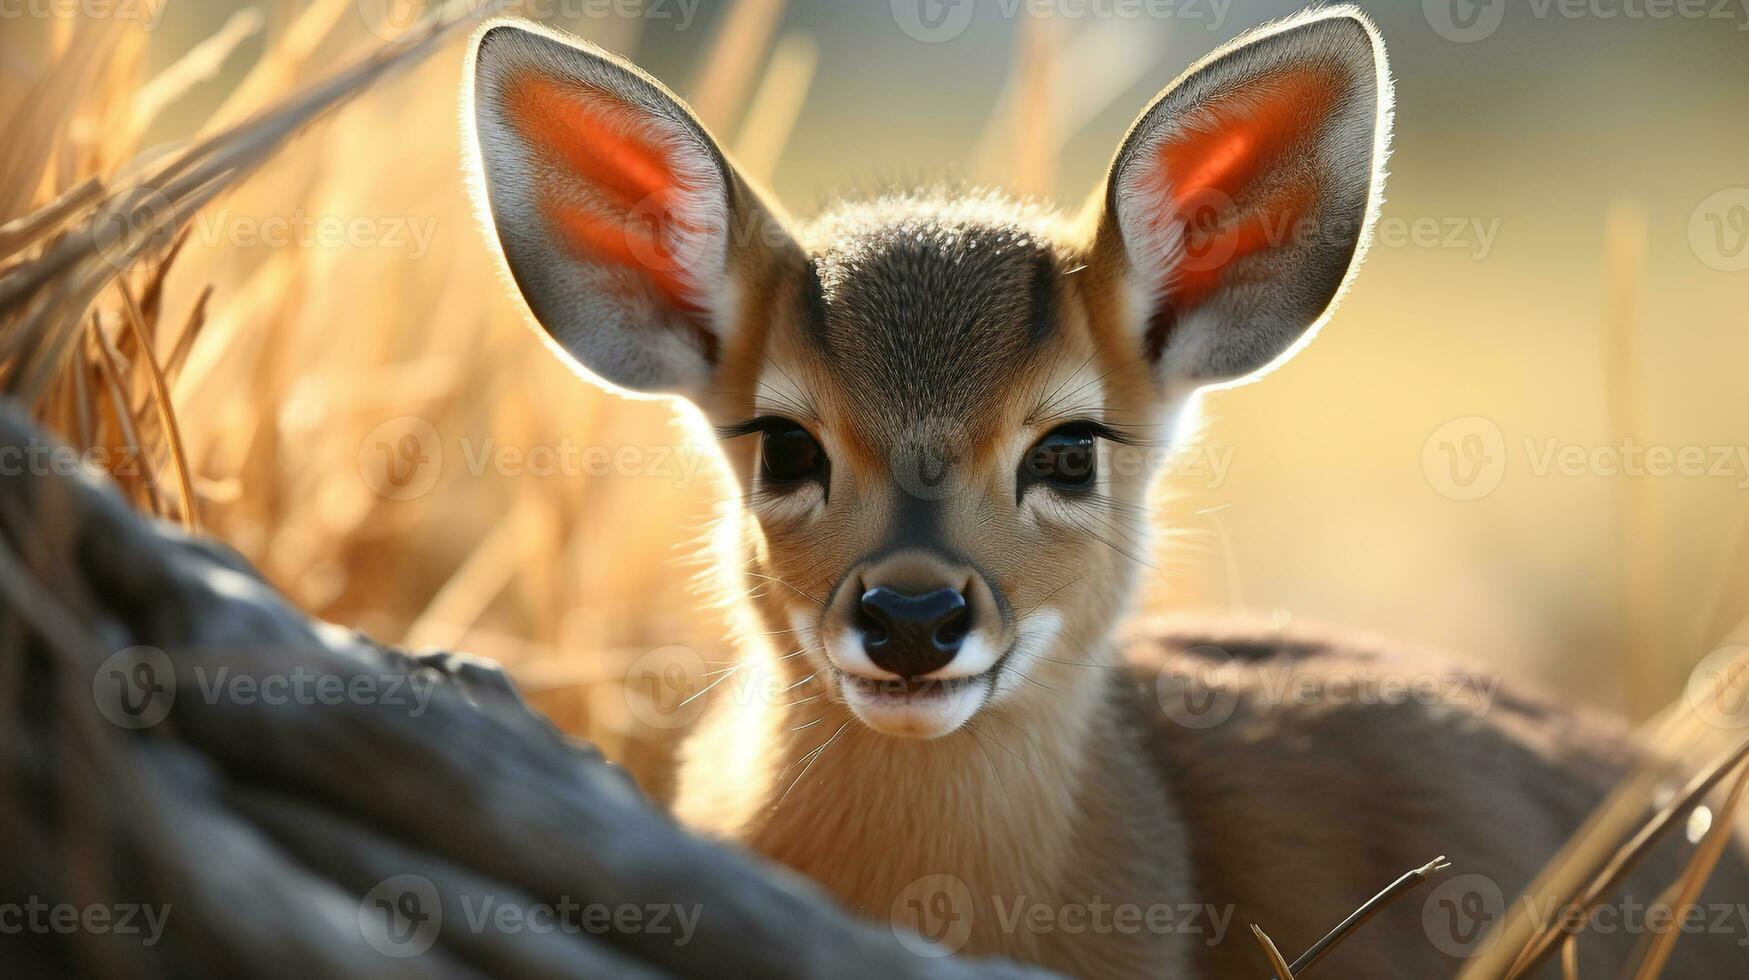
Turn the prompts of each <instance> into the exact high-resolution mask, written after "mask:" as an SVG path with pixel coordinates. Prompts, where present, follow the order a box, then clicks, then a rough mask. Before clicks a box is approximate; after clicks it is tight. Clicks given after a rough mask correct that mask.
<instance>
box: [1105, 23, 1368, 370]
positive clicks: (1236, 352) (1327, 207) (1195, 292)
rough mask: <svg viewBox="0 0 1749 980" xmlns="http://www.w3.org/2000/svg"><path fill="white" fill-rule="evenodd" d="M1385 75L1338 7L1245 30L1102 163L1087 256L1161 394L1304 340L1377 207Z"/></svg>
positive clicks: (1361, 26)
mask: <svg viewBox="0 0 1749 980" xmlns="http://www.w3.org/2000/svg"><path fill="white" fill-rule="evenodd" d="M1390 125H1391V83H1390V74H1389V72H1388V70H1387V68H1386V65H1385V53H1384V48H1383V46H1382V45H1381V44H1380V42H1379V39H1378V35H1377V34H1376V32H1375V31H1374V30H1373V28H1372V25H1371V24H1369V23H1368V22H1367V21H1366V19H1365V18H1364V16H1362V14H1361V13H1360V12H1359V11H1358V10H1356V9H1354V8H1353V7H1335V8H1325V9H1321V10H1314V11H1310V12H1307V13H1305V14H1301V15H1299V16H1297V17H1294V18H1292V19H1289V20H1287V21H1283V22H1280V23H1277V24H1273V25H1269V26H1266V27H1263V28H1259V29H1258V30H1256V31H1253V32H1251V33H1250V34H1247V35H1245V36H1243V37H1240V38H1239V39H1238V40H1235V41H1233V42H1232V43H1230V44H1228V45H1226V46H1225V47H1223V48H1221V49H1220V50H1218V51H1216V52H1215V53H1214V54H1212V55H1210V56H1209V57H1207V58H1205V59H1203V60H1202V61H1201V62H1200V63H1198V64H1197V65H1196V66H1194V67H1193V68H1191V69H1190V70H1189V71H1187V72H1185V74H1184V75H1183V76H1182V77H1180V78H1179V79H1178V81H1177V82H1175V83H1173V85H1172V86H1170V87H1169V88H1167V89H1166V91H1164V92H1162V93H1161V94H1160V96H1159V97H1158V98H1157V99H1156V100H1155V101H1154V104H1153V105H1151V106H1149V107H1148V109H1147V110H1146V111H1145V112H1143V113H1142V115H1141V117H1140V118H1139V119H1138V120H1137V121H1136V123H1135V125H1134V126H1133V127H1132V128H1131V130H1130V132H1129V135H1128V136H1127V137H1126V138H1125V140H1124V143H1123V146H1122V148H1121V149H1119V151H1118V154H1117V158H1116V160H1115V161H1114V162H1113V163H1112V168H1111V173H1110V175H1109V177H1108V178H1107V181H1106V186H1105V189H1104V193H1103V195H1102V200H1101V201H1100V202H1099V204H1100V205H1101V213H1100V219H1099V220H1100V225H1099V230H1098V233H1097V238H1096V246H1095V254H1096V256H1097V258H1096V261H1097V262H1100V263H1101V264H1103V265H1104V266H1106V268H1107V269H1108V270H1109V272H1110V280H1111V281H1114V282H1115V284H1117V285H1118V286H1119V288H1121V289H1122V290H1123V291H1124V292H1125V294H1126V296H1127V302H1126V303H1125V304H1124V306H1125V308H1126V309H1127V310H1128V318H1129V320H1130V324H1129V326H1130V329H1132V330H1133V331H1134V332H1135V333H1134V339H1135V340H1136V342H1137V343H1138V344H1139V347H1140V349H1141V350H1142V352H1143V353H1144V354H1145V355H1146V356H1147V357H1148V358H1150V359H1151V360H1153V361H1154V362H1156V365H1157V367H1156V373H1157V376H1158V377H1160V379H1161V380H1162V382H1163V384H1165V385H1166V387H1167V388H1168V389H1169V390H1170V389H1174V388H1183V387H1194V386H1197V385H1203V384H1210V383H1215V382H1222V381H1230V380H1233V379H1236V378H1240V377H1243V376H1245V375H1248V374H1251V373H1253V372H1255V371H1258V370H1260V369H1262V368H1264V367H1266V366H1268V365H1270V364H1271V363H1272V362H1275V361H1277V360H1278V359H1285V355H1286V354H1287V353H1288V352H1289V351H1291V350H1294V349H1296V347H1297V346H1298V344H1299V343H1301V342H1303V340H1305V339H1309V338H1310V336H1311V333H1312V328H1313V327H1314V326H1315V325H1316V324H1317V323H1319V322H1320V321H1321V319H1322V318H1323V317H1324V316H1325V315H1326V313H1327V312H1328V311H1329V310H1331V309H1332V308H1333V307H1334V306H1335V302H1336V299H1337V297H1338V295H1339V294H1340V293H1341V291H1342V289H1343V287H1344V286H1345V285H1346V283H1347V282H1348V279H1349V278H1350V276H1352V274H1353V272H1354V270H1355V269H1356V268H1358V266H1359V264H1360V259H1361V255H1362V253H1363V252H1364V250H1365V247H1366V242H1367V238H1368V236H1369V234H1370V232H1371V228H1372V224H1373V221H1374V220H1375V218H1376V217H1377V215H1378V208H1379V203H1380V201H1381V195H1382V190H1383V182H1384V170H1383V168H1384V160H1385V156H1386V154H1387V151H1388V145H1389V141H1390Z"/></svg>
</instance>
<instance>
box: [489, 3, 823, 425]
mask: <svg viewBox="0 0 1749 980" xmlns="http://www.w3.org/2000/svg"><path fill="white" fill-rule="evenodd" d="M470 64H471V66H472V74H471V77H470V79H469V91H470V101H469V103H468V105H469V106H471V110H472V111H471V118H472V122H473V129H474V134H475V145H476V151H477V162H476V166H477V175H478V180H477V182H476V190H477V193H478V194H479V196H480V198H481V201H480V203H481V211H482V213H483V214H484V215H485V216H486V217H487V218H488V220H489V223H490V226H491V227H492V228H493V230H494V231H495V232H496V235H497V240H498V243H499V245H500V246H501V248H502V252H503V256H504V260H505V263H506V265H507V267H508V269H509V271H510V274H511V276H512V277H513V278H514V280H515V282H516V285H517V287H518V289H519V290H520V291H521V293H522V295H523V298H524V299H525V300H526V301H527V302H528V306H529V309H530V311H531V312H532V313H533V314H534V316H535V319H536V320H538V321H539V322H540V324H541V326H542V327H543V328H544V329H545V330H546V332H547V333H548V334H549V335H550V337H551V338H552V340H553V341H554V342H555V343H556V344H557V345H558V346H559V347H560V348H561V349H562V350H563V351H564V352H565V353H566V354H568V355H569V356H570V357H571V358H572V359H574V360H575V361H576V362H577V363H579V364H581V365H582V366H583V367H586V368H588V369H589V371H591V372H593V373H594V374H595V375H597V376H599V377H600V378H602V379H604V380H606V381H609V382H612V383H613V384H616V385H620V386H623V387H626V388H630V389H633V390H635V391H643V392H658V393H678V394H683V395H690V396H693V397H694V398H696V397H697V395H698V392H699V391H700V390H701V388H702V387H703V386H704V385H706V384H707V382H708V381H709V380H710V379H711V378H712V377H713V376H714V374H715V372H716V370H717V368H718V367H719V365H720V364H721V362H722V360H723V358H724V355H725V350H726V349H727V348H728V347H729V346H730V345H731V344H732V343H733V342H734V341H735V339H736V337H735V333H736V329H737V326H736V321H737V316H738V313H739V309H740V303H741V300H742V294H743V290H744V288H745V287H744V285H743V282H742V279H743V278H744V274H745V271H746V270H745V267H747V266H751V265H756V264H757V262H756V261H754V259H755V257H756V253H758V252H759V251H760V250H762V249H767V250H768V249H781V248H785V247H793V246H792V244H791V241H790V238H789V236H788V234H787V232H786V231H784V230H783V228H782V223H781V219H779V218H778V217H777V216H776V215H775V214H773V213H772V212H771V211H770V210H769V209H768V207H767V206H766V205H765V204H764V202H763V201H761V200H760V198H759V196H758V194H757V193H756V192H754V191H753V190H752V189H751V188H750V187H749V186H748V185H747V184H746V182H745V181H743V180H742V179H741V177H740V176H739V175H738V174H737V173H736V172H735V170H734V169H733V167H732V166H731V165H730V164H729V162H728V160H727V159H726V158H725V157H724V155H723V153H722V151H721V150H720V149H719V148H718V147H717V144H716V143H715V141H713V140H712V139H711V137H710V135H709V134H708V133H707V132H706V131H705V128H704V126H703V124H702V123H700V122H699V121H698V119H697V118H696V117H695V116H694V115H693V114H692V112H691V111H690V110H689V109H687V108H686V106H685V105H684V104H683V103H682V102H681V101H680V100H679V99H678V98H676V97H675V96H674V95H673V94H672V93H671V92H669V91H668V90H667V89H666V88H664V87H663V86H662V85H661V83H660V82H657V81H656V80H655V79H653V78H651V77H650V76H648V75H646V74H645V73H644V72H642V71H640V70H639V69H638V68H637V67H635V66H633V65H631V64H630V63H628V62H625V61H623V60H621V59H619V58H618V57H616V56H614V55H611V54H609V53H607V52H606V51H603V50H601V49H600V48H597V47H594V46H593V45H590V44H587V43H585V42H582V41H577V40H573V39H569V38H565V37H562V36H560V35H558V34H556V33H553V32H549V31H546V30H544V29H540V28H536V27H534V26H533V25H530V24H524V23H521V22H514V21H497V22H494V23H491V24H488V25H486V26H485V27H483V28H482V29H481V30H480V31H479V32H478V33H477V34H476V35H475V40H474V52H473V57H472V59H471V61H470ZM738 266H739V267H741V268H737V267H738Z"/></svg>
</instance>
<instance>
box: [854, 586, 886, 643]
mask: <svg viewBox="0 0 1749 980" xmlns="http://www.w3.org/2000/svg"><path fill="white" fill-rule="evenodd" d="M875 591H876V590H874V589H870V590H869V591H867V592H865V593H863V595H862V601H861V602H859V603H858V604H857V607H856V629H857V632H859V633H861V634H862V642H863V643H864V644H866V645H868V646H871V647H874V646H880V645H881V644H883V643H885V642H887V632H888V625H889V624H888V622H887V618H886V614H885V613H883V612H882V611H881V608H880V605H879V602H878V600H877V601H871V599H870V597H871V596H873V595H874V593H875Z"/></svg>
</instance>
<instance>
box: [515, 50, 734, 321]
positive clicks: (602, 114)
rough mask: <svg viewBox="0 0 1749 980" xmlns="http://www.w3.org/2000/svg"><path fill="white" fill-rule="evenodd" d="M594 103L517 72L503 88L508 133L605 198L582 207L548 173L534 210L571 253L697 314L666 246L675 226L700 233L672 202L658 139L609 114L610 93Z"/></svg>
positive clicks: (676, 183)
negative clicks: (645, 284) (637, 276)
mask: <svg viewBox="0 0 1749 980" xmlns="http://www.w3.org/2000/svg"><path fill="white" fill-rule="evenodd" d="M600 100H601V104H591V103H590V102H588V101H586V100H585V99H581V98H579V97H578V93H577V90H576V89H575V88H573V87H570V86H568V85H566V84H565V83H561V82H558V81H555V80H553V79H549V78H540V77H534V78H525V79H519V80H518V81H517V82H516V83H515V85H514V87H513V88H512V89H511V91H510V92H509V94H508V96H507V98H506V103H507V104H506V105H505V110H506V115H507V116H508V118H509V119H510V121H511V124H512V125H513V126H515V127H516V131H517V132H518V133H520V134H521V135H522V137H523V139H525V140H527V141H528V143H529V145H530V146H532V147H534V148H535V149H536V151H537V152H539V153H540V154H541V156H542V157H543V158H545V160H546V162H547V163H548V164H550V165H551V166H552V167H553V168H554V169H555V170H556V171H558V172H559V173H560V174H563V175H564V176H565V177H566V178H570V180H575V181H576V182H577V183H580V184H583V185H586V186H587V187H588V188H589V189H590V190H592V191H593V192H594V197H595V199H596V200H597V201H599V202H600V203H601V204H605V205H606V207H605V208H603V207H601V206H599V204H598V205H597V206H596V207H590V206H589V203H592V202H588V201H585V200H581V199H579V196H578V195H577V194H576V193H574V192H573V191H572V190H571V188H570V186H569V184H570V180H565V179H560V180H554V179H550V178H549V179H546V180H544V181H543V182H542V186H541V187H539V188H538V202H539V203H538V207H539V208H540V211H541V213H542V214H543V215H544V216H545V217H546V219H547V221H548V223H549V225H550V227H552V228H553V229H554V230H555V231H556V232H557V233H558V234H559V235H560V236H561V237H562V238H563V240H564V244H565V245H566V246H567V247H568V248H569V249H570V250H571V251H572V253H573V254H574V255H576V256H577V257H578V258H579V259H581V260H583V261H586V262H591V263H596V264H602V265H617V266H621V267H625V268H628V269H633V270H636V271H638V272H639V273H641V274H642V275H643V276H644V277H645V278H646V279H647V280H648V281H649V282H650V283H651V284H652V285H653V286H655V287H656V289H657V291H658V292H660V293H661V294H662V296H663V298H664V299H665V300H667V301H668V302H669V303H671V304H672V305H674V306H675V307H678V308H680V309H685V310H691V311H698V310H699V305H698V303H697V301H696V300H695V299H694V298H693V297H692V295H691V291H690V290H689V289H688V283H687V281H686V279H685V272H686V270H685V269H684V268H682V266H681V264H680V262H678V261H677V260H676V258H675V256H674V255H673V251H672V248H671V247H670V244H669V243H670V239H671V238H672V236H673V235H674V234H675V232H676V231H679V232H684V233H690V234H697V233H698V232H699V231H700V229H699V228H698V227H697V226H696V225H693V224H691V223H690V222H688V221H687V219H686V215H685V214H684V213H682V212H681V211H680V209H679V208H678V207H677V206H676V205H677V204H678V202H679V201H680V200H681V199H682V196H683V195H684V194H685V192H686V191H688V190H689V189H690V188H689V187H688V186H687V185H686V184H685V183H684V182H683V181H681V179H680V178H679V175H678V174H677V172H676V170H675V168H674V166H673V164H672V163H671V162H670V161H669V159H668V154H667V152H666V151H665V150H664V148H663V147H662V146H660V145H659V144H658V143H657V142H656V141H655V140H654V139H652V138H649V137H646V136H644V135H642V134H639V133H637V132H634V131H631V130H630V128H629V127H628V126H626V125H625V123H624V122H621V121H616V120H615V119H614V118H613V116H614V113H613V110H612V104H613V102H615V101H617V100H616V99H615V97H614V96H611V95H609V94H607V93H605V92H602V93H600ZM665 226H672V227H665Z"/></svg>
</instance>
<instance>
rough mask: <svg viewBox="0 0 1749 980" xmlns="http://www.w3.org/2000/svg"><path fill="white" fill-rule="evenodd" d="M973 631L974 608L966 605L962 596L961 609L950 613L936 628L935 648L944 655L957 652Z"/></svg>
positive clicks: (960, 599)
mask: <svg viewBox="0 0 1749 980" xmlns="http://www.w3.org/2000/svg"><path fill="white" fill-rule="evenodd" d="M971 630H972V607H971V606H968V605H966V600H965V597H964V596H960V597H959V607H958V608H956V609H953V610H951V611H949V612H948V614H947V615H946V616H945V617H943V618H942V619H941V620H940V621H939V623H938V625H937V626H936V627H935V638H934V639H935V648H936V649H938V650H940V651H942V652H943V653H951V652H953V651H957V650H958V649H959V648H960V644H962V643H964V642H965V640H966V634H967V633H969V632H971Z"/></svg>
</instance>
